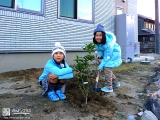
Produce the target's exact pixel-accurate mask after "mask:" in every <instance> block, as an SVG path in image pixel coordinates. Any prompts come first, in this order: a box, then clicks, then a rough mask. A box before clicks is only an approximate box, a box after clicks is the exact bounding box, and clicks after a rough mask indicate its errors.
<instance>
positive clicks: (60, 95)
mask: <svg viewBox="0 0 160 120" xmlns="http://www.w3.org/2000/svg"><path fill="white" fill-rule="evenodd" d="M56 94H57V95H58V97H59V98H60V99H61V100H64V99H66V95H65V94H63V93H62V92H61V90H56Z"/></svg>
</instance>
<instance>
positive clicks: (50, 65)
mask: <svg viewBox="0 0 160 120" xmlns="http://www.w3.org/2000/svg"><path fill="white" fill-rule="evenodd" d="M65 66H66V68H63V67H64V64H62V63H60V65H57V64H56V62H55V61H54V60H53V59H50V60H48V61H47V63H46V65H45V67H44V70H43V73H42V74H41V76H40V77H39V79H38V81H39V82H40V81H42V80H43V79H44V78H46V77H47V76H48V75H49V74H50V73H52V74H54V75H56V76H58V79H70V78H73V72H72V68H71V67H69V66H68V64H67V63H66V62H65Z"/></svg>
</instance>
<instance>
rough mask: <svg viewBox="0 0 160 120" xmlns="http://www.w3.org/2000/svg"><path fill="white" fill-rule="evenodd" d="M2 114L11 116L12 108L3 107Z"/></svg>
mask: <svg viewBox="0 0 160 120" xmlns="http://www.w3.org/2000/svg"><path fill="white" fill-rule="evenodd" d="M2 116H4V117H7V116H10V108H2Z"/></svg>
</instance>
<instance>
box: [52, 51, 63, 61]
mask: <svg viewBox="0 0 160 120" xmlns="http://www.w3.org/2000/svg"><path fill="white" fill-rule="evenodd" d="M53 59H54V60H55V61H56V62H57V63H60V62H61V61H62V60H63V59H64V54H63V53H62V52H55V53H54V54H53Z"/></svg>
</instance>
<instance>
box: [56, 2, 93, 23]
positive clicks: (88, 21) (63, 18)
mask: <svg viewBox="0 0 160 120" xmlns="http://www.w3.org/2000/svg"><path fill="white" fill-rule="evenodd" d="M76 2H77V10H76V11H77V14H76V15H77V18H76V19H74V18H69V17H62V16H60V0H58V4H57V7H58V11H57V18H58V19H62V20H68V21H75V22H82V23H91V24H93V23H94V21H95V19H94V18H95V16H94V8H95V0H92V14H91V15H92V20H85V19H79V18H78V0H76Z"/></svg>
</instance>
